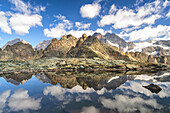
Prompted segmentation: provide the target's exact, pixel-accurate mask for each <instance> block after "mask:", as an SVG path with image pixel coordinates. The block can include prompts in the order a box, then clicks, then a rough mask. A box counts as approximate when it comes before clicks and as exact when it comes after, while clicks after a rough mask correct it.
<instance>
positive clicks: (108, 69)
mask: <svg viewBox="0 0 170 113" xmlns="http://www.w3.org/2000/svg"><path fill="white" fill-rule="evenodd" d="M168 69H170V67H163V68H137V69H124V68H119V69H116V68H94V69H92V68H84V69H42V70H41V69H22V70H8V71H1V72H0V75H3V74H18V73H39V72H61V73H62V72H87V73H88V72H103V71H104V72H144V71H146V72H158V71H166V70H168Z"/></svg>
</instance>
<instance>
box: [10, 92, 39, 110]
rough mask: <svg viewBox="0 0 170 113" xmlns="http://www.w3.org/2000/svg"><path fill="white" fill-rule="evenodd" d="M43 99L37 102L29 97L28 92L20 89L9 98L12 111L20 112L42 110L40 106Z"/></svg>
mask: <svg viewBox="0 0 170 113" xmlns="http://www.w3.org/2000/svg"><path fill="white" fill-rule="evenodd" d="M40 102H41V99H37V100H35V99H34V98H31V97H30V96H29V95H28V91H27V90H22V89H19V90H17V91H15V93H14V94H12V95H11V97H10V98H9V104H8V106H9V107H10V108H11V110H12V111H20V110H24V111H25V110H28V109H30V110H38V109H40V108H41V106H40Z"/></svg>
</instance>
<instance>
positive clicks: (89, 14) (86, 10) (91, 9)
mask: <svg viewBox="0 0 170 113" xmlns="http://www.w3.org/2000/svg"><path fill="white" fill-rule="evenodd" d="M100 10H101V6H100V4H98V3H93V4H86V5H84V6H81V8H80V14H81V16H82V17H83V18H94V17H96V16H97V15H99V13H100Z"/></svg>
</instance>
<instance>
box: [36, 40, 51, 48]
mask: <svg viewBox="0 0 170 113" xmlns="http://www.w3.org/2000/svg"><path fill="white" fill-rule="evenodd" d="M50 43H51V40H44V41H43V42H40V43H39V44H38V45H37V46H35V48H36V49H37V50H40V49H43V50H44V49H45V48H47V46H48V45H49V44H50Z"/></svg>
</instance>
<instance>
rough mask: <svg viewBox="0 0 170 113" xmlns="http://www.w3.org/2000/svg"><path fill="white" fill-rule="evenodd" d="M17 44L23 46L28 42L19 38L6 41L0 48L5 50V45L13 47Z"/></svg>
mask: <svg viewBox="0 0 170 113" xmlns="http://www.w3.org/2000/svg"><path fill="white" fill-rule="evenodd" d="M17 42H22V43H24V44H28V42H26V41H25V40H24V39H22V40H21V39H19V38H16V39H14V40H11V41H8V42H7V43H6V44H5V45H4V46H3V47H2V50H4V49H5V48H6V46H7V45H10V46H11V45H14V44H16V43H17Z"/></svg>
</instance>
